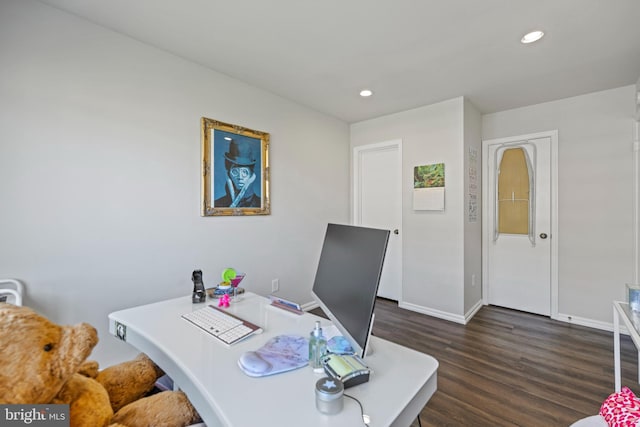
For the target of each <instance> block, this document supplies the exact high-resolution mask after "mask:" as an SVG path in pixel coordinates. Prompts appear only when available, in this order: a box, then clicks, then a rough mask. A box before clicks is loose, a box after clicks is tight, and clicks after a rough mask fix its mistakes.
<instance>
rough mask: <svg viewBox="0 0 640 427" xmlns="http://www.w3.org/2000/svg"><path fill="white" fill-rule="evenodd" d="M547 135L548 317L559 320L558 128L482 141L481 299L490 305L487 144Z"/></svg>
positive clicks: (525, 139)
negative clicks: (548, 143) (549, 145)
mask: <svg viewBox="0 0 640 427" xmlns="http://www.w3.org/2000/svg"><path fill="white" fill-rule="evenodd" d="M539 138H550V140H551V147H549V148H550V153H551V163H550V164H549V168H550V170H549V172H550V174H551V183H550V184H551V233H550V238H551V242H550V244H551V273H550V274H551V277H550V282H551V301H550V302H549V303H550V305H551V318H552V319H558V238H559V233H558V130H557V129H556V130H551V131H545V132H537V133H530V134H526V135H516V136H510V137H505V138H495V139H487V140H482V158H483V161H482V302H483V304H484V305H487V304H489V292H490V291H489V277H488V276H489V267H488V266H489V242H490V240H491V239H490V238H489V237H488V236H489V234H488V233H491V229H490V227H491V224H489V223H488V221H489V215H488V209H489V188H487V186H488V183H489V179H488V174H489V162H488V150H489V146H490V145H495V144H503V143H506V142H518V141H527V140H531V139H539Z"/></svg>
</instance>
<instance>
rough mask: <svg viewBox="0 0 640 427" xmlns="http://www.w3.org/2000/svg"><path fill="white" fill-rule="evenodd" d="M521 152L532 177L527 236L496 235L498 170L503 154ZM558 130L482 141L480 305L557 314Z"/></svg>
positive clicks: (505, 198)
mask: <svg viewBox="0 0 640 427" xmlns="http://www.w3.org/2000/svg"><path fill="white" fill-rule="evenodd" d="M512 148H521V149H522V150H524V153H523V154H524V158H525V159H526V163H527V164H528V168H529V176H531V183H530V185H529V188H530V196H529V199H528V200H529V202H526V201H525V206H527V208H526V210H527V211H528V226H527V227H526V230H527V231H528V233H529V234H526V231H525V232H524V233H525V234H510V233H509V232H504V229H503V231H502V232H501V229H500V227H498V222H499V207H498V205H499V204H500V203H513V202H514V201H516V200H517V199H516V198H513V199H509V196H505V195H504V194H501V196H500V200H498V191H497V182H498V179H499V173H500V171H499V168H500V165H501V159H502V158H503V156H504V154H505V151H506V150H509V149H512ZM556 157H557V132H555V131H554V132H545V133H540V134H532V135H523V136H518V137H513V138H501V139H496V140H490V141H484V142H483V159H484V167H483V230H484V231H483V255H484V256H483V270H484V271H483V278H484V280H483V295H484V300H485V303H487V304H493V305H498V306H502V307H508V308H513V309H517V310H522V311H526V312H530V313H537V314H542V315H546V316H549V315H552V316H553V317H556V316H557V268H556V265H557V262H556V259H557V258H556V257H557V255H556V254H557V225H556V224H557V221H556V218H557V207H556V206H557V203H556V200H557V199H556V194H557V192H556V188H557V187H556V186H557V184H556V183H557V179H556V177H557V162H556Z"/></svg>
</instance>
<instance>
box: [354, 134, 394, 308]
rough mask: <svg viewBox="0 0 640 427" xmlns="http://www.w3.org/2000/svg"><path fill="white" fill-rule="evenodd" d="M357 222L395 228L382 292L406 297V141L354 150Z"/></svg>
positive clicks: (369, 225)
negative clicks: (404, 278)
mask: <svg viewBox="0 0 640 427" xmlns="http://www.w3.org/2000/svg"><path fill="white" fill-rule="evenodd" d="M353 183H354V191H353V223H354V225H361V226H365V227H373V228H384V229H387V230H391V235H390V237H389V244H388V246H387V254H386V256H385V260H384V267H383V269H382V277H381V279H380V288H379V290H378V295H379V296H381V297H384V298H389V299H392V300H395V301H400V299H401V296H402V233H401V225H402V141H400V140H395V141H389V142H383V143H379V144H371V145H365V146H359V147H355V148H354V149H353Z"/></svg>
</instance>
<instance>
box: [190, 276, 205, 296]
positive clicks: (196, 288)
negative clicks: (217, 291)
mask: <svg viewBox="0 0 640 427" xmlns="http://www.w3.org/2000/svg"><path fill="white" fill-rule="evenodd" d="M191 280H192V281H193V294H191V302H193V303H199V302H205V300H206V299H207V294H206V292H205V290H204V283H203V282H202V270H193V273H191Z"/></svg>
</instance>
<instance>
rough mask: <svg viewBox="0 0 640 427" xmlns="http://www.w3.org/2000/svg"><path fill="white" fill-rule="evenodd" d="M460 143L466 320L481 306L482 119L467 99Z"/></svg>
mask: <svg viewBox="0 0 640 427" xmlns="http://www.w3.org/2000/svg"><path fill="white" fill-rule="evenodd" d="M463 140H464V152H463V156H464V170H463V174H464V177H463V178H464V189H463V192H464V194H463V197H464V207H463V210H464V212H463V218H462V222H463V227H464V315H465V318H466V319H467V320H469V318H470V317H472V316H473V314H475V312H476V311H477V310H478V309H480V307H481V306H482V169H481V167H482V116H481V115H480V112H479V111H478V109H477V108H476V107H475V106H474V105H473V104H471V102H469V100H467V99H465V100H464V135H463ZM472 155H473V156H474V157H473V158H471V156H472ZM472 196H475V200H474V201H475V207H476V209H477V210H476V212H475V218H473V216H472V217H470V212H469V204H470V203H471V200H470V199H471V197H472Z"/></svg>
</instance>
